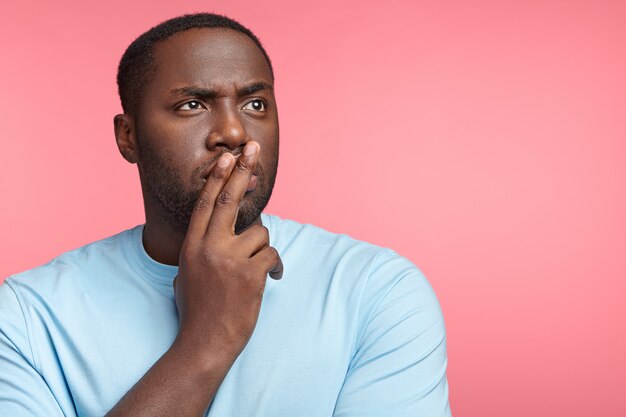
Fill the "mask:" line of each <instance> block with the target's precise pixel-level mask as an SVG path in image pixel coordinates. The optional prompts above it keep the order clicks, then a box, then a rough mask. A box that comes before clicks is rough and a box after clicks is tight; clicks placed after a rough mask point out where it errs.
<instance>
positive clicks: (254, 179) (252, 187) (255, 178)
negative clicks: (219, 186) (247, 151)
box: [202, 154, 261, 194]
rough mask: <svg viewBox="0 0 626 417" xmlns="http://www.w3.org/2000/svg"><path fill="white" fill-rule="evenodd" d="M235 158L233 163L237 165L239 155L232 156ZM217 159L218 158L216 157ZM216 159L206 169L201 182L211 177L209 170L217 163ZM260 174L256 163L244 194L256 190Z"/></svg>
mask: <svg viewBox="0 0 626 417" xmlns="http://www.w3.org/2000/svg"><path fill="white" fill-rule="evenodd" d="M233 156H234V157H235V163H237V160H238V159H239V157H240V156H241V154H238V155H233ZM218 158H219V157H218ZM218 158H215V159H214V160H213V162H212V163H211V164H210V165H209V167H208V169H206V172H205V174H204V175H202V182H203V183H204V182H206V180H207V178H208V177H209V175H211V170H212V169H213V167H214V166H215V163H216V161H217V159H218ZM260 173H261V169H260V166H259V164H258V163H257V165H256V167H255V168H254V171H253V172H252V176H250V181H249V182H248V186H247V187H246V194H248V193H250V192H252V191H254V190H256V188H257V187H258V185H259V176H260Z"/></svg>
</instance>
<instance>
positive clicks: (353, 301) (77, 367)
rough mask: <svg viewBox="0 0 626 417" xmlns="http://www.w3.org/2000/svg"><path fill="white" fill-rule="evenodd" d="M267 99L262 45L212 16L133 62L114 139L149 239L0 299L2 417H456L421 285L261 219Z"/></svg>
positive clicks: (156, 39)
mask: <svg viewBox="0 0 626 417" xmlns="http://www.w3.org/2000/svg"><path fill="white" fill-rule="evenodd" d="M273 83H274V76H273V71H272V67H271V64H270V60H269V57H268V56H267V54H266V53H265V51H264V49H263V47H262V46H261V44H260V42H259V41H258V39H257V38H256V37H255V36H254V35H253V34H252V33H251V32H250V31H249V30H248V29H246V28H244V27H243V26H241V25H240V24H238V23H236V22H234V21H232V20H230V19H227V18H224V17H221V16H216V15H212V14H196V15H187V16H182V17H179V18H175V19H172V20H169V21H166V22H164V23H162V24H160V25H158V26H156V27H155V28H153V29H151V30H150V31H148V32H146V33H145V34H143V35H141V36H140V37H139V38H138V39H137V40H136V41H135V42H133V43H132V44H131V45H130V46H129V48H128V49H127V51H126V52H125V54H124V56H123V57H122V60H121V62H120V66H119V72H118V85H119V92H120V98H121V101H122V107H123V109H124V114H120V115H117V116H115V118H114V125H115V135H116V139H117V145H118V147H119V150H120V152H121V154H122V156H123V157H124V158H125V159H126V160H127V161H129V162H131V163H136V164H137V166H138V170H139V175H140V180H141V186H142V192H143V198H144V206H145V213H146V223H145V225H141V226H137V227H135V228H133V229H131V230H127V231H125V232H122V233H120V234H118V235H115V236H112V237H110V238H108V239H104V240H102V241H98V242H95V243H92V244H90V245H87V246H84V247H82V248H79V249H77V250H74V251H71V252H68V253H66V254H64V255H61V256H60V257H58V258H56V259H55V260H53V261H51V262H50V263H48V264H46V265H44V266H41V267H39V268H36V269H33V270H31V271H27V272H24V273H22V274H17V275H15V276H12V277H9V278H8V279H7V280H6V282H5V284H4V285H2V286H0V416H2V417H7V416H10V417H21V416H42V417H43V416H47V417H56V416H102V415H107V416H202V415H205V414H207V415H209V416H228V417H234V416H272V417H276V416H316V417H321V416H335V417H340V416H341V417H348V416H350V417H357V416H359V417H363V416H376V417H381V416H429V417H434V416H448V415H450V410H449V405H448V388H447V381H446V350H445V349H446V348H445V332H444V327H443V319H442V315H441V311H440V308H439V305H438V303H437V299H436V297H435V295H434V293H433V292H432V289H431V287H430V286H429V285H428V283H427V281H426V280H425V278H424V277H423V275H422V274H421V273H420V272H419V271H418V270H417V269H416V268H415V267H414V266H413V265H412V264H411V263H410V262H409V261H407V260H406V259H404V258H402V257H400V256H399V255H397V254H395V253H394V252H393V251H391V250H389V249H383V248H379V247H376V246H373V245H370V244H367V243H364V242H359V241H355V240H353V239H351V238H349V237H347V236H344V235H334V234H331V233H328V232H326V231H323V230H321V229H319V228H316V227H313V226H310V225H301V224H298V223H295V222H292V221H287V220H283V219H280V218H278V217H275V216H270V215H266V214H261V212H262V210H263V209H264V207H265V206H266V204H267V202H268V201H269V198H270V195H271V192H272V188H273V185H274V178H275V175H276V170H277V164H278V115H277V108H276V101H275V98H274V90H273ZM268 275H269V277H271V278H273V279H268V278H267V277H268ZM281 278H282V279H281Z"/></svg>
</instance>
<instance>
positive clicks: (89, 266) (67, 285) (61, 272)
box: [3, 226, 142, 301]
mask: <svg viewBox="0 0 626 417" xmlns="http://www.w3.org/2000/svg"><path fill="white" fill-rule="evenodd" d="M141 227H142V226H136V227H134V228H132V229H128V230H125V231H123V232H120V233H118V234H116V235H113V236H110V237H107V238H104V239H101V240H97V241H95V242H92V243H89V244H87V245H84V246H81V247H79V248H76V249H74V250H71V251H68V252H65V253H63V254H61V255H59V256H57V257H56V258H54V259H52V260H51V261H49V262H47V263H46V264H44V265H41V266H38V267H35V268H33V269H30V270H27V271H24V272H20V273H17V274H14V275H11V276H9V277H8V278H7V279H6V282H5V283H4V284H3V286H4V285H9V286H10V287H11V288H12V291H13V292H14V293H15V294H16V296H17V298H18V300H20V301H22V300H21V299H22V298H24V297H26V298H32V297H34V298H45V297H46V296H47V295H52V294H54V293H63V292H66V291H68V290H69V291H73V290H80V288H81V286H82V285H84V283H85V282H86V280H88V279H89V278H90V277H92V276H93V275H94V274H96V273H97V272H98V271H99V270H101V269H102V268H103V266H105V265H106V264H107V263H110V262H111V261H112V260H113V259H119V256H120V255H121V254H122V253H124V252H126V251H127V250H128V245H129V244H131V242H132V239H133V234H135V233H137V232H138V230H139V229H140V228H141ZM5 292H6V290H5Z"/></svg>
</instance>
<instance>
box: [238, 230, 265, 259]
mask: <svg viewBox="0 0 626 417" xmlns="http://www.w3.org/2000/svg"><path fill="white" fill-rule="evenodd" d="M237 239H238V240H239V242H240V243H239V244H240V245H241V246H240V247H241V250H243V251H244V253H247V254H249V255H248V256H249V257H250V258H251V257H253V256H254V255H256V254H257V252H259V251H261V250H263V249H265V248H266V247H268V246H269V244H270V235H269V231H268V230H267V228H266V227H265V226H261V225H258V224H255V225H252V226H250V227H249V228H248V229H247V230H246V231H245V232H243V233H242V234H240V235H239V236H238V237H237Z"/></svg>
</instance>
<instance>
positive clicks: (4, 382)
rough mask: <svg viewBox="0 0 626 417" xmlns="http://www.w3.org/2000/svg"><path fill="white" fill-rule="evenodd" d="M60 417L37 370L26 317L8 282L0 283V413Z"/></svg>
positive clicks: (3, 415)
mask: <svg viewBox="0 0 626 417" xmlns="http://www.w3.org/2000/svg"><path fill="white" fill-rule="evenodd" d="M27 416H28V417H61V416H63V412H62V411H61V409H60V407H59V405H58V403H57V401H56V400H55V398H54V396H53V395H52V392H51V391H50V389H49V388H48V385H47V384H46V381H45V380H44V378H43V377H42V376H41V375H40V374H39V373H38V372H37V369H36V368H35V365H34V361H33V354H32V351H31V348H30V344H29V341H28V332H27V325H26V320H25V318H24V314H23V311H22V307H21V305H20V303H19V301H18V298H17V295H16V293H15V292H14V290H13V288H11V286H10V285H9V283H8V282H4V283H3V284H0V417H27Z"/></svg>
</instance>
